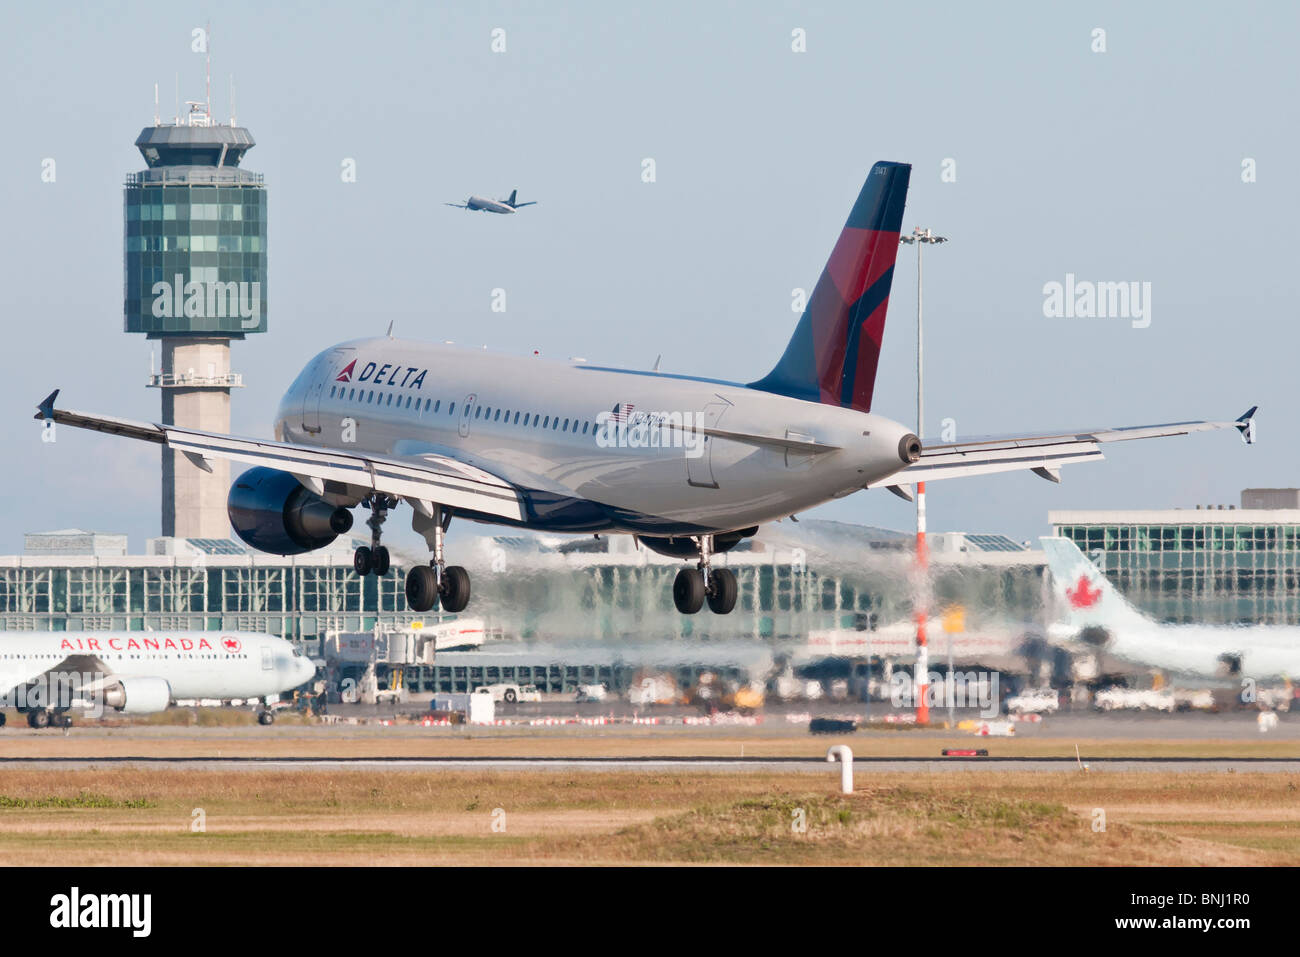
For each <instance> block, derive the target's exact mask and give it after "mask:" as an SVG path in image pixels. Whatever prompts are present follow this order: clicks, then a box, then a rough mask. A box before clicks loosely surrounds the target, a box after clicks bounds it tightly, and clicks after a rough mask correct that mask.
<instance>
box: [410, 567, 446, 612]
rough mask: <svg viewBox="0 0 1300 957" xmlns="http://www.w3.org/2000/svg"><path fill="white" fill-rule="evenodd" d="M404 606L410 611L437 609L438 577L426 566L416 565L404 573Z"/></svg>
mask: <svg viewBox="0 0 1300 957" xmlns="http://www.w3.org/2000/svg"><path fill="white" fill-rule="evenodd" d="M406 605H407V607H408V608H410V609H411V611H429V610H431V609H433V608H437V607H438V576H437V575H436V574H435V573H434V571H433V569H432V568H430V567H429V566H428V565H416V566H415V567H414V568H412V569H411V570H410V571H409V572H407V573H406Z"/></svg>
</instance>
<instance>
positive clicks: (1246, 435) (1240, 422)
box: [1237, 405, 1259, 445]
mask: <svg viewBox="0 0 1300 957" xmlns="http://www.w3.org/2000/svg"><path fill="white" fill-rule="evenodd" d="M1257 411H1259V406H1257V405H1252V406H1251V407H1250V408H1249V409H1247V410H1246V411H1245V412H1244V413H1243V414H1242V415H1240V416H1239V417H1238V418H1237V431H1238V432H1240V433H1241V440H1242V441H1243V442H1245V443H1246V444H1247V445H1254V444H1255V413H1256V412H1257Z"/></svg>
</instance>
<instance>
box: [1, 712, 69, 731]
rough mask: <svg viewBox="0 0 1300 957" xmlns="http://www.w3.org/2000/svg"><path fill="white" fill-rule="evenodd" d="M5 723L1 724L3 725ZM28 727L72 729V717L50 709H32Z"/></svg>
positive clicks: (29, 714) (28, 715)
mask: <svg viewBox="0 0 1300 957" xmlns="http://www.w3.org/2000/svg"><path fill="white" fill-rule="evenodd" d="M3 723H4V722H0V725H2V724H3ZM27 726H28V727H29V728H36V729H37V730H40V729H42V728H70V727H72V715H70V714H68V713H67V712H66V711H53V710H51V709H49V708H32V709H31V710H30V711H28V712H27Z"/></svg>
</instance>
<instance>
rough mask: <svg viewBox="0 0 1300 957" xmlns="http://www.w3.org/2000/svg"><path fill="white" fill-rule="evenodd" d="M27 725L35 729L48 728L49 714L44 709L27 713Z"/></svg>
mask: <svg viewBox="0 0 1300 957" xmlns="http://www.w3.org/2000/svg"><path fill="white" fill-rule="evenodd" d="M27 723H28V724H30V725H31V726H32V727H33V728H37V729H40V728H48V727H49V726H50V713H49V712H48V711H46V710H45V709H44V708H38V709H36V710H35V711H28V712H27Z"/></svg>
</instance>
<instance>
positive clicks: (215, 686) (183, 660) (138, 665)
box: [0, 631, 316, 699]
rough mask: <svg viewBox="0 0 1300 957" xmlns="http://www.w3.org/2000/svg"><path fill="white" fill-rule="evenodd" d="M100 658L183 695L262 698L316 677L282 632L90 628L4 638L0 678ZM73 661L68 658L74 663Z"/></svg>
mask: <svg viewBox="0 0 1300 957" xmlns="http://www.w3.org/2000/svg"><path fill="white" fill-rule="evenodd" d="M93 662H99V663H102V666H103V671H104V674H103V675H102V676H101V677H106V678H107V679H108V680H109V683H112V680H113V679H127V680H128V681H129V680H130V679H131V678H162V679H163V680H165V681H166V682H167V683H168V685H169V686H170V688H171V695H172V698H173V699H177V698H224V699H229V698H261V697H266V696H267V695H273V694H278V693H280V692H282V691H288V690H290V689H292V688H296V687H298V686H299V685H301V684H303V683H304V682H306V681H308V680H310V678H311V677H312V676H313V675H314V674H315V672H316V669H315V666H314V665H312V664H311V663H310V662H309V661H308V660H307V659H305V658H303V657H302V656H300V655H295V654H294V649H293V646H292V645H291V644H290V643H289V642H288V641H285V640H284V639H283V638H277V637H276V636H274V635H263V634H257V633H251V632H220V631H212V632H195V631H178V632H165V631H157V632H154V631H89V632H31V633H22V634H11V635H8V636H6V638H5V642H4V649H3V652H0V684H3V687H4V688H12V687H14V686H15V685H17V684H21V683H23V682H25V681H28V680H30V679H32V678H34V677H36V676H38V675H40V674H43V673H44V672H46V671H49V670H50V669H55V670H59V669H62V668H64V667H65V664H66V666H67V667H68V668H69V669H71V670H75V671H77V672H78V673H79V674H80V673H83V672H86V671H92V670H96V666H95V665H94V664H92V663H93ZM68 663H70V664H68Z"/></svg>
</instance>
